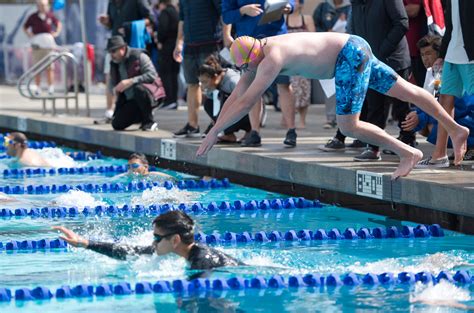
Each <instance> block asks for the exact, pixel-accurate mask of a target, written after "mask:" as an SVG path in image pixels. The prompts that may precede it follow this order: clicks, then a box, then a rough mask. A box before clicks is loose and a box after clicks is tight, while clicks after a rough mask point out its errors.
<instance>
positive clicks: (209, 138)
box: [196, 130, 217, 157]
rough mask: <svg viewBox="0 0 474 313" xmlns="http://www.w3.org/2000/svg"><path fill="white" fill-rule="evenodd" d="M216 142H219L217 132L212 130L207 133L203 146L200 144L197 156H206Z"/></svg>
mask: <svg viewBox="0 0 474 313" xmlns="http://www.w3.org/2000/svg"><path fill="white" fill-rule="evenodd" d="M216 142H217V133H216V132H214V131H212V130H211V131H210V132H209V133H208V134H207V135H206V138H205V139H204V140H203V141H202V143H201V146H199V149H198V150H197V152H196V156H197V157H202V156H205V155H206V154H207V153H208V152H209V151H210V150H211V149H212V147H213V146H214V145H215V144H216Z"/></svg>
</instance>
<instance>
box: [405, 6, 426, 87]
mask: <svg viewBox="0 0 474 313" xmlns="http://www.w3.org/2000/svg"><path fill="white" fill-rule="evenodd" d="M422 2H423V1H422V0H403V4H404V5H405V10H406V11H407V15H408V31H407V33H406V36H407V41H408V48H409V49H410V59H411V72H412V75H413V78H414V82H415V83H416V85H418V86H420V87H423V84H424V82H425V75H426V68H425V67H424V66H423V62H422V61H421V57H420V51H419V50H418V47H417V46H416V44H417V42H418V41H419V40H420V39H421V38H422V37H423V36H424V35H426V33H427V31H428V28H427V21H426V14H425V10H424V9H423V3H422Z"/></svg>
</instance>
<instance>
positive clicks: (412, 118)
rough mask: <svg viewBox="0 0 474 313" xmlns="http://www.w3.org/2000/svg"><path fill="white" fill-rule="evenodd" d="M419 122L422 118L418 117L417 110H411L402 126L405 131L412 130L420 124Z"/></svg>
mask: <svg viewBox="0 0 474 313" xmlns="http://www.w3.org/2000/svg"><path fill="white" fill-rule="evenodd" d="M419 122H420V120H419V119H418V114H417V113H416V111H411V112H410V113H408V114H407V116H406V117H405V120H404V121H403V122H402V125H401V126H402V129H403V130H404V131H411V130H413V129H415V128H416V126H418V123H419Z"/></svg>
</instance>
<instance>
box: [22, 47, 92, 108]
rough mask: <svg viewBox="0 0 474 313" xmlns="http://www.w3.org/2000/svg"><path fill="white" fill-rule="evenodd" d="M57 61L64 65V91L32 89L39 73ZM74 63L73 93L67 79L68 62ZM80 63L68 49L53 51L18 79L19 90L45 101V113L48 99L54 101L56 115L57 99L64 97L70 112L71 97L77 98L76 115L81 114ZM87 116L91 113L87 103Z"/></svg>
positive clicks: (27, 96)
mask: <svg viewBox="0 0 474 313" xmlns="http://www.w3.org/2000/svg"><path fill="white" fill-rule="evenodd" d="M56 61H60V62H61V63H62V65H63V73H64V93H62V94H61V93H59V94H58V93H55V94H53V95H49V94H48V95H36V94H35V93H34V91H33V90H32V89H31V83H32V81H33V80H34V78H35V77H36V76H37V75H41V74H42V73H43V72H44V71H45V70H46V69H47V68H48V67H50V66H51V64H53V63H54V62H56ZM68 61H70V62H71V63H72V68H73V84H74V85H73V87H74V91H73V92H72V95H69V92H68V80H67V62H68ZM77 72H78V63H77V60H76V58H75V57H74V55H73V54H72V53H70V52H67V51H53V52H51V53H49V54H48V55H47V56H45V57H44V58H43V59H41V60H40V61H39V62H38V63H36V64H35V65H33V67H31V68H30V69H29V70H28V71H26V72H25V73H24V74H23V75H22V76H21V77H20V79H19V80H18V83H17V88H18V92H19V93H20V94H21V95H22V96H23V97H26V98H29V99H32V100H41V101H42V102H43V114H46V111H47V110H46V101H47V100H51V102H52V114H53V115H56V100H58V99H64V100H65V108H66V114H69V113H70V111H69V99H73V100H75V115H79V95H78V89H79V86H78V77H77ZM86 111H87V116H89V115H90V108H89V105H88V104H87V107H86Z"/></svg>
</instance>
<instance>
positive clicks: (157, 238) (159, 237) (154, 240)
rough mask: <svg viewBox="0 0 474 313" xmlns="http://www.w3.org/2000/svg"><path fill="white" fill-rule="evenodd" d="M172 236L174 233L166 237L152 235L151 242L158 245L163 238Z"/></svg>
mask: <svg viewBox="0 0 474 313" xmlns="http://www.w3.org/2000/svg"><path fill="white" fill-rule="evenodd" d="M173 235H176V233H171V234H166V235H158V234H153V242H155V243H156V244H159V243H160V241H162V240H163V239H164V238H166V237H170V236H173Z"/></svg>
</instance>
